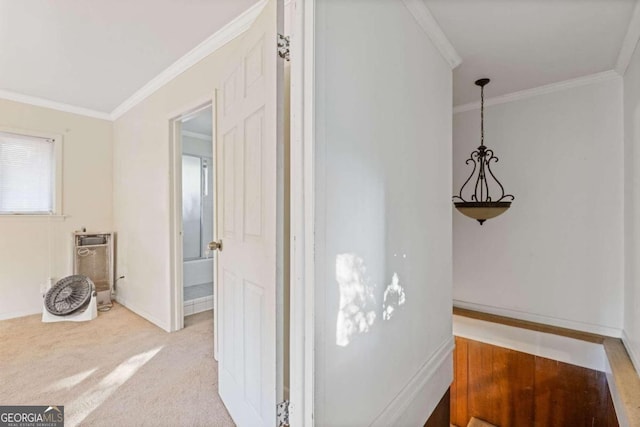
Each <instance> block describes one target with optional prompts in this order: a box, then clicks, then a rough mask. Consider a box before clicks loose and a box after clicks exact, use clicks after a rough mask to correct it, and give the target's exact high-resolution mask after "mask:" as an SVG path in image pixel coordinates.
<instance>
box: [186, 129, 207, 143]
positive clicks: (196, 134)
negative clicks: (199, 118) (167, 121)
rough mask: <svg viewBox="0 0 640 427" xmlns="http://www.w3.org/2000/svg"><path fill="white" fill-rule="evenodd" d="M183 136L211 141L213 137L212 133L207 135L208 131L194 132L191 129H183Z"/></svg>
mask: <svg viewBox="0 0 640 427" xmlns="http://www.w3.org/2000/svg"><path fill="white" fill-rule="evenodd" d="M182 136H188V137H190V138H195V139H202V140H204V141H211V139H212V138H213V137H212V136H211V135H207V134H206V133H200V132H192V131H190V130H183V131H182Z"/></svg>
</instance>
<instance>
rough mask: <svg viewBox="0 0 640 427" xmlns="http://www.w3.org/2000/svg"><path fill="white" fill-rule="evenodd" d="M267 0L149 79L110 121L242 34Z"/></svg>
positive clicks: (115, 110)
mask: <svg viewBox="0 0 640 427" xmlns="http://www.w3.org/2000/svg"><path fill="white" fill-rule="evenodd" d="M267 1H268V0H260V1H259V2H258V3H256V4H254V5H253V6H251V7H250V8H249V9H247V10H246V11H244V12H243V13H242V14H240V15H238V16H237V17H236V18H235V19H234V20H233V21H231V22H229V23H228V24H227V25H225V26H224V27H222V28H221V29H220V30H218V31H216V32H215V33H214V34H213V35H211V36H210V37H209V38H207V39H206V40H205V41H203V42H202V43H200V44H199V45H198V46H196V47H194V48H193V49H191V50H190V51H189V52H188V53H187V54H186V55H184V56H183V57H182V58H180V59H178V60H177V61H176V62H174V63H173V64H171V65H170V66H169V67H168V68H167V69H165V70H164V71H163V72H161V73H160V74H158V75H157V76H156V77H154V78H153V79H151V80H150V81H149V82H148V83H147V84H145V85H144V86H143V87H141V88H140V89H138V90H137V91H136V92H135V93H134V94H133V95H132V96H131V97H130V98H129V99H127V100H126V101H124V102H123V103H122V104H120V105H119V106H118V107H116V108H115V109H114V110H113V111H112V112H111V114H110V116H111V120H116V119H118V118H119V117H121V116H122V115H123V114H124V113H126V112H127V111H129V110H130V109H132V108H133V107H135V106H136V105H137V104H139V103H140V102H141V101H143V100H144V99H146V98H147V97H148V96H150V95H151V94H153V93H154V92H155V91H157V90H158V89H160V88H161V87H162V86H164V85H166V84H167V83H169V82H170V81H171V80H173V79H174V78H176V77H177V76H178V75H180V74H182V73H183V72H185V71H186V70H187V69H189V68H191V67H192V66H193V65H195V64H196V63H198V62H199V61H201V60H202V59H204V58H205V57H207V56H209V55H211V54H212V53H213V52H215V51H216V50H218V49H220V48H221V47H222V46H224V45H225V44H227V43H229V42H230V41H231V40H233V39H234V38H236V37H238V36H239V35H241V34H242V33H244V32H245V31H246V30H247V29H248V28H249V27H250V26H251V24H252V23H253V21H255V20H256V18H257V17H258V15H260V12H262V9H264V7H265V6H266V4H267Z"/></svg>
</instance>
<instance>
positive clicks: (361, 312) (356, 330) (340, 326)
mask: <svg viewBox="0 0 640 427" xmlns="http://www.w3.org/2000/svg"><path fill="white" fill-rule="evenodd" d="M405 256H406V255H405ZM336 281H337V282H338V288H339V291H340V302H339V310H338V318H337V321H336V345H338V346H340V347H346V346H348V345H349V343H350V342H351V340H352V339H353V338H354V337H355V336H356V335H361V334H366V333H367V332H369V331H370V330H371V329H372V328H373V326H374V324H375V321H376V319H377V318H378V317H379V316H378V310H379V308H378V304H377V302H376V290H377V287H378V285H377V284H376V283H373V282H372V280H371V278H370V277H367V267H366V264H365V262H364V260H363V259H362V258H361V257H359V256H358V255H356V254H353V253H346V254H338V255H337V256H336ZM405 302H406V294H405V291H404V288H403V287H402V286H400V278H399V277H398V273H393V277H392V278H391V283H390V284H389V285H388V286H387V287H386V288H385V290H384V293H383V296H382V308H381V315H382V319H383V320H391V318H392V317H393V316H394V314H395V313H396V311H397V310H398V309H399V308H400V307H402V306H403V305H404V304H405Z"/></svg>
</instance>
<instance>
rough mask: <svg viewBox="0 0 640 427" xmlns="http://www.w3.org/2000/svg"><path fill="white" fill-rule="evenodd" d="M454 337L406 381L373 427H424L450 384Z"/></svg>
mask: <svg viewBox="0 0 640 427" xmlns="http://www.w3.org/2000/svg"><path fill="white" fill-rule="evenodd" d="M454 347H455V342H454V338H453V336H451V337H449V338H447V339H446V340H445V341H444V342H443V343H442V344H441V345H440V347H439V348H438V350H436V352H435V353H434V354H433V355H432V356H431V358H430V359H429V360H427V362H425V363H424V364H423V365H422V366H421V367H420V369H418V371H417V372H416V373H415V375H414V376H413V377H412V378H411V379H410V380H409V381H408V382H407V384H406V385H405V386H404V388H403V389H402V390H400V392H399V393H398V394H397V395H396V397H395V398H394V399H393V400H392V401H391V403H389V405H387V407H386V408H384V410H383V411H382V412H381V413H380V415H378V417H377V418H376V419H375V420H374V421H373V423H372V424H371V425H372V426H379V427H383V426H390V425H423V424H424V423H425V422H426V421H427V419H428V418H429V416H430V415H431V413H432V412H433V410H434V409H435V408H436V406H438V403H439V402H440V400H441V399H442V396H443V395H444V394H445V393H446V392H447V389H448V388H449V386H450V385H451V382H452V381H453V349H454Z"/></svg>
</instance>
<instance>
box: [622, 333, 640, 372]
mask: <svg viewBox="0 0 640 427" xmlns="http://www.w3.org/2000/svg"><path fill="white" fill-rule="evenodd" d="M621 340H622V344H623V345H624V348H625V350H627V353H629V359H631V363H632V364H633V367H634V368H635V370H636V374H638V376H640V357H638V354H636V352H635V351H634V349H633V347H632V346H631V342H630V340H629V336H628V335H627V331H625V330H623V331H622V338H621Z"/></svg>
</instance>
